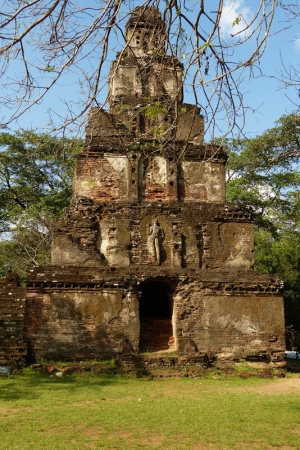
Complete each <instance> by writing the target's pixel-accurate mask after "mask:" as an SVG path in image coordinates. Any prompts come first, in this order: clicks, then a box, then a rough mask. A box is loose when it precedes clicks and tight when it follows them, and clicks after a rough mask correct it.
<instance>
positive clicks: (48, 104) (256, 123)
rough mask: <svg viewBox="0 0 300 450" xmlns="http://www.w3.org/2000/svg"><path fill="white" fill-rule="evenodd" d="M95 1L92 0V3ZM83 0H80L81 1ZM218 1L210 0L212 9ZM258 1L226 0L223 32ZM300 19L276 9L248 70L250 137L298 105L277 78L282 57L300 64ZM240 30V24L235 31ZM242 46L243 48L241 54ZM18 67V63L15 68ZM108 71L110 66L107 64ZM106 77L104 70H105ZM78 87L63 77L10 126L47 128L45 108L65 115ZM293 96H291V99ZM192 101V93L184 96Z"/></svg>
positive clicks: (245, 85) (246, 17)
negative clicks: (261, 50) (257, 56)
mask: <svg viewBox="0 0 300 450" xmlns="http://www.w3.org/2000/svg"><path fill="white" fill-rule="evenodd" d="M93 1H94V0H91V2H93ZM79 3H80V2H79ZM214 3H217V2H216V1H215V0H212V1H211V8H212V9H213V7H214ZM257 4H258V1H257V0H235V1H232V0H227V1H225V8H224V14H223V20H222V29H223V31H224V34H226V33H227V34H228V36H229V33H231V32H232V23H233V21H234V20H235V18H236V17H241V18H242V20H241V25H240V26H242V22H243V20H244V21H245V22H247V20H249V19H250V17H251V15H252V14H253V12H254V11H255V8H256V6H257ZM298 28H299V21H298V22H297V21H294V22H287V17H286V15H285V13H284V11H283V10H282V9H280V8H278V9H277V12H276V15H275V21H274V23H273V28H272V33H271V36H270V37H269V39H268V44H267V48H266V51H265V54H264V55H263V57H262V59H261V62H260V64H259V66H258V67H257V68H256V69H254V74H255V77H252V78H251V79H249V78H248V75H247V73H245V76H244V81H243V83H242V92H243V94H244V97H243V98H244V100H243V101H244V104H245V105H246V106H247V107H249V110H248V111H247V115H246V125H245V128H244V133H245V134H246V135H247V136H248V137H251V136H255V135H256V134H259V133H261V132H263V131H264V130H266V129H267V128H270V127H272V126H273V125H274V122H275V121H276V120H277V119H279V117H280V116H282V115H283V114H288V113H289V112H291V111H293V110H295V105H293V104H292V102H291V101H290V99H292V100H294V101H296V103H298V104H299V98H298V97H297V95H298V93H297V91H296V89H294V88H288V89H284V88H283V86H282V85H281V84H280V82H279V81H278V80H277V79H276V77H279V76H280V71H281V68H282V63H281V58H282V59H283V61H284V63H285V64H286V65H287V66H289V64H290V63H291V62H292V63H294V64H295V65H297V63H298V59H299V55H300V33H299V34H297V33H298ZM237 30H238V26H237V27H235V28H234V31H237ZM297 37H299V39H297ZM242 56H243V49H241V57H242ZM113 59H114V54H113V53H110V54H109V61H108V62H110V61H112V60H113ZM13 70H16V71H17V70H18V66H17V62H16V66H15V69H13ZM107 70H108V65H107ZM103 75H104V77H105V75H106V74H105V73H103ZM79 95H80V94H79V88H78V84H77V82H76V79H75V78H71V77H66V76H65V77H64V78H63V79H62V80H61V81H60V82H59V84H58V85H57V86H56V87H54V88H53V89H52V90H51V92H50V93H49V94H48V95H47V96H46V97H45V99H44V100H43V101H42V102H41V104H39V105H36V106H34V107H33V108H32V109H30V110H29V111H27V112H26V113H25V114H24V115H23V116H22V117H21V118H20V119H19V120H18V122H15V123H13V124H12V125H11V126H10V129H12V130H15V129H18V128H20V127H21V128H33V129H38V128H42V127H45V126H46V127H47V124H48V123H49V119H48V116H47V113H46V111H47V110H48V109H49V108H51V109H52V110H54V111H55V112H56V113H57V114H59V115H61V116H62V117H64V115H65V114H66V110H65V109H64V106H63V105H62V104H61V102H60V99H62V98H70V99H73V100H74V99H76V96H79ZM289 98H290V99H289ZM185 101H186V102H189V101H191V102H192V100H190V99H189V96H186V97H185ZM220 128H221V129H222V118H220Z"/></svg>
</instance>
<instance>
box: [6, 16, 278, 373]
mask: <svg viewBox="0 0 300 450" xmlns="http://www.w3.org/2000/svg"><path fill="white" fill-rule="evenodd" d="M125 35H126V45H125V47H124V49H123V50H122V51H121V52H120V53H119V54H117V57H116V60H115V62H114V63H113V64H112V67H111V71H110V76H109V108H108V110H103V109H101V108H93V109H92V110H91V111H90V113H89V119H88V125H87V129H86V141H85V149H84V152H83V153H82V154H80V155H79V157H78V159H77V165H76V174H75V178H74V194H73V200H72V203H71V206H70V207H69V209H68V210H67V211H66V213H65V216H64V218H63V219H62V220H61V221H60V222H59V223H57V224H56V226H55V229H54V232H53V248H52V265H51V266H49V267H37V268H35V269H34V270H33V271H32V273H31V274H30V276H29V277H28V281H27V293H26V303H25V305H24V306H25V308H24V310H25V317H24V329H23V337H22V339H23V342H25V343H26V344H27V343H28V345H29V348H30V351H33V352H34V353H35V355H36V357H37V358H41V357H43V358H52V359H55V358H59V359H62V358H64V359H73V358H77V359H78V358H79V359H92V358H98V357H103V356H105V355H107V356H112V355H116V354H122V353H123V354H129V353H133V354H134V353H139V352H158V351H171V352H177V354H179V355H193V356H194V357H195V358H196V357H199V358H200V359H201V358H203V357H204V356H205V355H206V356H207V355H208V356H209V358H210V359H211V360H213V359H214V360H216V361H219V362H221V361H229V362H233V361H241V360H248V361H264V362H266V363H269V364H271V365H275V366H276V365H277V366H280V365H282V364H283V357H284V350H285V344H284V316H283V299H282V295H281V293H280V283H278V281H277V280H276V278H275V277H273V276H269V275H262V274H260V273H258V272H255V271H254V270H253V269H252V266H253V261H254V254H253V222H252V216H251V211H250V209H249V208H246V207H241V206H236V205H227V204H225V168H224V167H225V162H226V154H225V152H224V150H223V149H222V148H220V147H217V146H214V145H209V144H204V143H203V129H204V124H203V117H202V116H201V115H200V113H199V109H198V108H197V107H196V106H194V105H190V104H186V103H183V94H182V92H183V89H182V70H183V67H182V64H181V63H180V62H179V61H178V60H177V59H174V58H173V57H171V56H168V55H167V54H166V52H165V38H166V36H165V26H164V22H163V21H162V19H161V16H160V14H159V12H158V10H157V9H156V8H153V7H151V8H146V9H145V8H143V7H139V8H137V9H135V10H134V11H133V13H132V14H131V17H130V19H129V21H128V23H127V25H126V32H125ZM0 290H1V287H0ZM9 290H10V291H11V296H12V297H13V298H15V297H16V296H15V295H14V291H13V287H12V286H11V285H10V288H9ZM1 292H4V291H3V289H2V291H1ZM6 292H7V291H6ZM16 295H17V294H16ZM8 298H9V297H8V296H6V299H8ZM21 303H22V302H21ZM21 303H20V304H21ZM0 315H1V313H0ZM21 317H22V316H21ZM0 319H1V317H0Z"/></svg>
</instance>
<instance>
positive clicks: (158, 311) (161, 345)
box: [140, 281, 174, 352]
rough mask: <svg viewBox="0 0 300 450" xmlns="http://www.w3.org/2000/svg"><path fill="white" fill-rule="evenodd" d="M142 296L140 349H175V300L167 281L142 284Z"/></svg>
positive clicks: (142, 350)
mask: <svg viewBox="0 0 300 450" xmlns="http://www.w3.org/2000/svg"><path fill="white" fill-rule="evenodd" d="M141 287H142V294H141V297H140V351H141V352H157V351H161V350H172V349H173V341H174V339H173V326H172V315H173V300H172V293H171V290H170V288H169V287H168V285H167V284H166V283H163V282H159V281H148V282H144V283H143V284H142V286H141Z"/></svg>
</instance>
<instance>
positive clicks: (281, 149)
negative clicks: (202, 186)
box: [226, 114, 300, 349]
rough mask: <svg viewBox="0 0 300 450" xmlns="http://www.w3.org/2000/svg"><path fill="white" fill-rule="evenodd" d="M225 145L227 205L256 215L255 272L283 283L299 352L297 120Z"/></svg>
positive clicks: (299, 140)
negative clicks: (245, 206) (250, 209)
mask: <svg viewBox="0 0 300 450" xmlns="http://www.w3.org/2000/svg"><path fill="white" fill-rule="evenodd" d="M226 145H227V147H228V149H229V158H228V164H227V179H228V183H227V201H228V202H233V203H245V204H248V205H251V206H252V207H253V209H254V212H255V213H256V214H255V224H256V231H255V256H256V263H255V268H256V269H257V270H259V271H261V272H263V273H273V274H276V275H278V276H279V277H280V278H282V279H283V280H284V281H285V294H284V299H285V316H286V324H287V326H288V327H292V329H295V330H296V335H298V336H299V337H298V339H297V337H296V338H295V339H294V344H295V342H296V345H297V346H298V347H299V349H300V192H299V184H300V171H299V166H298V162H299V158H300V116H299V115H297V114H290V115H288V116H283V117H281V118H280V119H279V120H278V121H277V122H276V126H275V127H274V128H272V129H270V130H267V131H266V132H265V133H263V134H262V135H261V136H257V137H255V138H254V139H243V140H241V141H231V142H229V141H227V142H226ZM297 341H298V342H297ZM287 344H288V346H292V344H291V342H290V341H288V342H287Z"/></svg>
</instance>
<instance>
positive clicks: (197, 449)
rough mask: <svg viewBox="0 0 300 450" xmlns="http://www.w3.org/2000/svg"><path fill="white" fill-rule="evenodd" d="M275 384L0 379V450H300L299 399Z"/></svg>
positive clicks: (28, 375)
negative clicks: (272, 388) (279, 390)
mask: <svg viewBox="0 0 300 450" xmlns="http://www.w3.org/2000/svg"><path fill="white" fill-rule="evenodd" d="M279 382H280V381H278V380H258V379H248V380H238V379H236V380H217V379H188V378H184V379H175V378H173V379H171V378H168V379H154V380H148V379H130V378H121V377H120V376H117V375H116V376H110V377H109V376H106V377H104V376H103V377H99V376H98V377H97V376H94V375H93V374H91V373H84V374H80V375H72V376H65V377H64V378H62V379H58V378H49V377H47V376H45V375H42V374H39V373H33V372H32V371H30V370H29V369H27V370H25V372H24V375H23V376H17V375H12V376H10V377H9V378H1V379H0V448H1V449H22V450H23V449H24V450H26V449H35V450H36V449H57V450H60V449H85V448H87V449H93V448H94V449H109V450H115V449H122V450H126V449H174V450H175V449H179V450H184V449H187V450H190V449H191V450H202V449H212V450H217V449H228V450H229V449H230V450H231V449H239V450H240V449H243V450H248V449H252V448H253V449H255V450H257V449H268V450H269V449H282V450H289V449H300V395H299V393H294V394H293V395H291V394H284V393H282V394H280V393H278V394H275V395H271V394H270V393H267V392H268V391H267V389H266V388H268V387H269V386H271V385H272V384H274V383H279ZM299 383H300V380H299ZM298 392H299V391H298Z"/></svg>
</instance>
